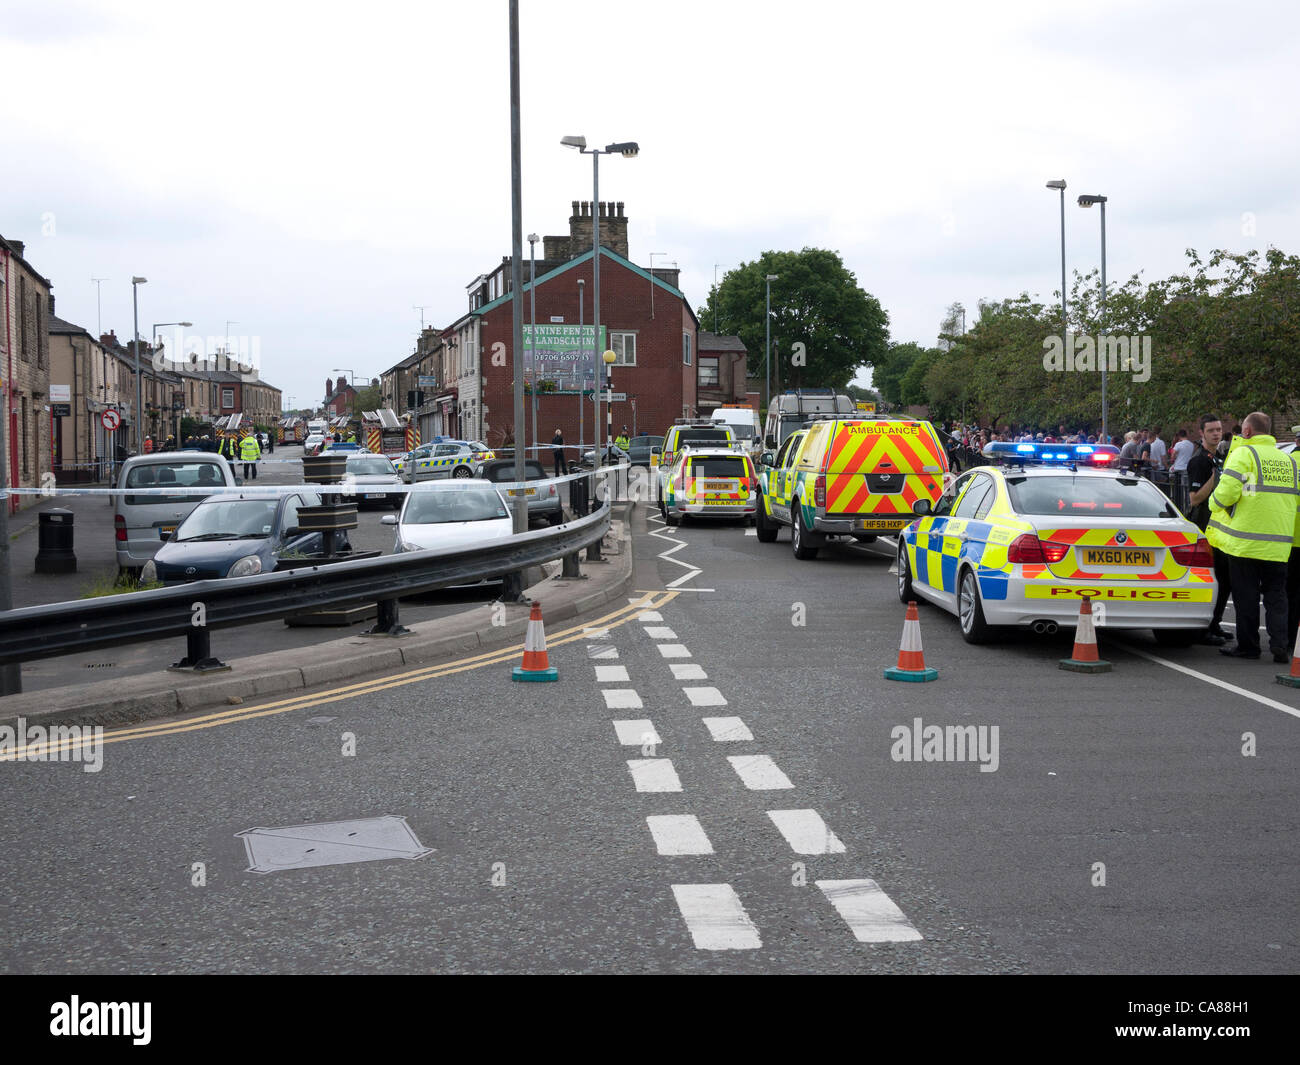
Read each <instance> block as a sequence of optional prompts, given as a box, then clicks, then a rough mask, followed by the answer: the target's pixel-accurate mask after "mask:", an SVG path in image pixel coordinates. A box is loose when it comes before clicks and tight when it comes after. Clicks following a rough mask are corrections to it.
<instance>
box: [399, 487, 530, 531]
mask: <svg viewBox="0 0 1300 1065" xmlns="http://www.w3.org/2000/svg"><path fill="white" fill-rule="evenodd" d="M509 516H510V515H509V514H508V512H507V511H506V507H505V504H504V503H503V502H502V501H501V496H500V495H499V494H498V493H497V492H496V490H495V489H492V488H467V489H465V490H464V491H458V492H414V493H412V494H411V496H410V498H409V499H408V500H407V503H406V510H405V511H403V513H402V519H401V520H402V524H403V525H441V524H444V523H446V522H457V521H491V520H493V519H494V518H506V517H509Z"/></svg>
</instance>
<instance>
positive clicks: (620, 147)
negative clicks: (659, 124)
mask: <svg viewBox="0 0 1300 1065" xmlns="http://www.w3.org/2000/svg"><path fill="white" fill-rule="evenodd" d="M560 143H561V144H562V145H564V146H565V147H566V148H577V149H578V151H579V152H581V153H582V154H583V155H589V156H591V216H592V217H591V324H592V327H593V328H594V329H595V330H596V343H599V342H600V157H601V156H602V155H621V156H622V157H623V158H624V159H631V158H633V157H634V156H636V155H637V154H638V153H639V152H640V151H641V148H640V146H639V145H638V144H637V143H636V141H616V142H615V143H613V144H607V145H605V147H604V148H588V147H587V138H586V137H561V138H560ZM596 437H597V443H596V462H595V465H594V466H593V469H599V468H600V465H601V462H600V457H601V456H600V440H599V438H600V391H599V387H597V392H596ZM593 483H594V482H593ZM588 557H589V558H590V557H591V556H590V555H589V556H588ZM596 557H599V556H596Z"/></svg>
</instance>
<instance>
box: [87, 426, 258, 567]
mask: <svg viewBox="0 0 1300 1065" xmlns="http://www.w3.org/2000/svg"><path fill="white" fill-rule="evenodd" d="M241 483H242V480H241V479H240V478H238V477H236V476H235V474H234V471H233V470H232V469H231V467H230V463H228V462H227V461H226V460H225V459H223V458H222V457H221V456H220V455H216V454H213V453H211V452H200V451H161V452H155V453H154V454H151V455H135V456H133V457H131V458H129V459H127V460H126V461H125V462H124V463H123V464H122V468H121V470H120V471H119V472H118V476H117V482H116V484H115V486H114V487H116V488H121V489H125V490H126V491H125V492H124V493H123V494H122V495H117V496H113V497H112V499H113V506H114V515H113V530H114V536H115V537H116V540H117V565H118V571H119V572H121V573H130V574H138V573H139V572H140V570H141V569H142V568H143V566H144V564H145V563H146V562H148V561H149V560H150V559H152V558H153V557H154V555H156V554H157V553H158V549H159V548H160V547H162V545H163V543H164V542H165V541H166V540H167V538H168V537H169V536H171V534H172V533H173V532H175V531H176V529H177V527H178V526H179V525H180V524H181V522H182V521H184V520H185V519H186V518H187V517H188V516H189V513H190V511H192V510H193V509H194V508H195V507H196V506H197V505H198V504H199V503H201V502H202V501H203V500H205V499H207V498H208V496H210V495H212V494H213V492H215V491H217V490H219V489H226V488H235V487H237V486H238V485H239V484H241ZM133 488H135V489H140V490H141V491H139V492H132V491H131V489H133ZM170 488H176V489H178V491H177V492H176V493H175V494H173V493H171V492H166V493H165V494H164V493H163V492H161V491H159V490H160V489H170Z"/></svg>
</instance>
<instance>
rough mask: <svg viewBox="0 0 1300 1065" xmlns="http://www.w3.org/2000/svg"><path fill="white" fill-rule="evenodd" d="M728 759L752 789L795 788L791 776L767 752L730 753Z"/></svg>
mask: <svg viewBox="0 0 1300 1065" xmlns="http://www.w3.org/2000/svg"><path fill="white" fill-rule="evenodd" d="M727 761H728V762H730V763H731V768H732V769H734V770H735V771H736V774H737V775H738V776H739V777H740V779H741V780H742V781H743V782H744V784H745V787H747V788H748V789H749V790H750V791H778V790H780V789H782V788H793V787H794V785H793V784H791V783H790V778H789V777H788V776H786V775H785V774H784V773H782V772H781V769H780V767H779V766H778V765H777V764H776V763H775V762H774V761H772V759H771V758H769V757H768V756H767V755H765V754H729V755H727Z"/></svg>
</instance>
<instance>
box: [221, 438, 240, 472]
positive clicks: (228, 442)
mask: <svg viewBox="0 0 1300 1065" xmlns="http://www.w3.org/2000/svg"><path fill="white" fill-rule="evenodd" d="M217 451H218V453H219V454H221V455H224V456H225V459H226V461H227V462H229V463H230V474H231V476H232V477H233V476H234V475H235V473H236V472H238V462H239V441H238V440H236V439H235V438H234V437H233V436H223V437H222V438H221V442H220V444H218V445H217Z"/></svg>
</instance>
